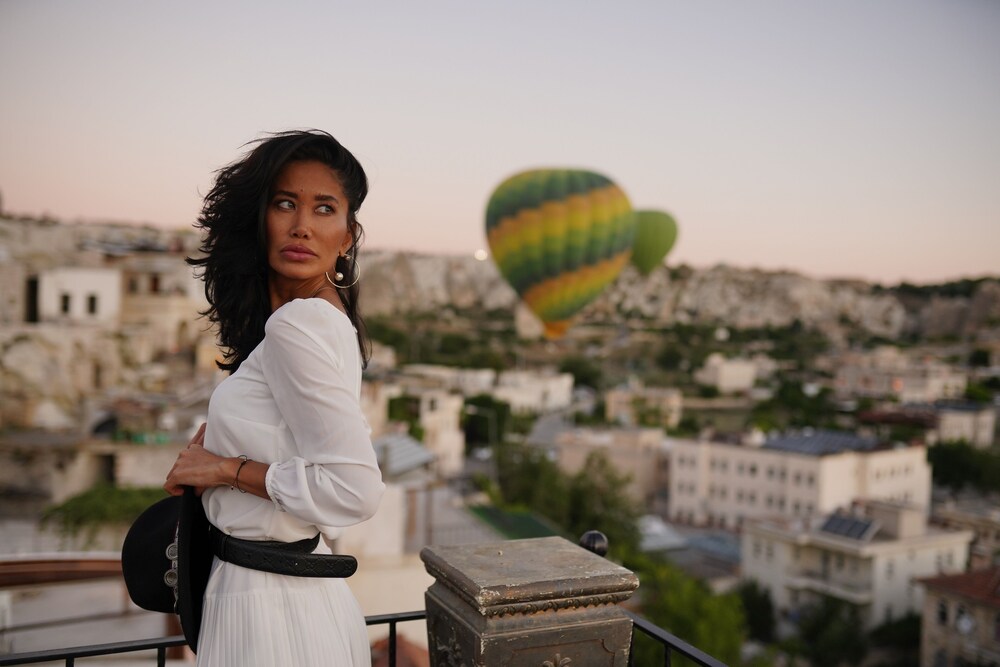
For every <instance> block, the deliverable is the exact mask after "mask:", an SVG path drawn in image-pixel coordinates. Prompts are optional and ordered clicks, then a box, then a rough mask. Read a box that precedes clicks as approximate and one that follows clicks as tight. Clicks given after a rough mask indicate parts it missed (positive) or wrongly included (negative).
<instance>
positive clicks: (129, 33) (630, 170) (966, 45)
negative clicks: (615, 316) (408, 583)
mask: <svg viewBox="0 0 1000 667" xmlns="http://www.w3.org/2000/svg"><path fill="white" fill-rule="evenodd" d="M997 81H1000V3H996V2H988V1H987V0H962V1H960V2H953V3H945V2H939V1H936V0H912V1H910V0H884V1H883V2H879V3H866V2H862V1H861V0H847V1H846V2H843V3H836V4H832V3H831V4H821V5H817V4H809V5H804V4H802V3H798V2H794V1H792V0H776V1H775V2H772V3H768V4H767V5H765V6H749V5H745V4H743V3H732V2H710V3H697V4H694V3H681V2H662V3H657V2H644V1H639V0H635V1H632V2H623V3H616V4H611V3H594V4H588V5H586V6H581V5H579V3H571V2H568V0H560V1H553V2H548V3H542V4H538V3H527V2H523V1H521V0H515V1H512V2H509V3H503V4H496V5H477V6H469V5H467V4H463V3H458V2H454V1H447V2H439V3H435V4H433V5H421V6H414V5H409V4H404V3H399V2H396V3H389V4H386V5H380V6H377V7H370V6H353V5H352V6H344V7H335V6H331V5H330V4H329V3H322V2H318V1H316V2H313V1H301V2H292V3H287V4H283V5H282V6H280V7H277V6H273V5H270V4H265V3H261V2H243V3H238V2H232V1H230V0H226V1H224V2H213V3H207V4H203V3H198V2H194V1H193V0H182V1H179V2H171V3H166V2H162V1H160V0H155V1H151V2H147V3H130V2H127V1H126V0H96V1H95V2H90V3H77V2H71V1H70V0H51V1H50V2H45V3H38V2H31V1H30V0H7V1H6V2H4V3H0V90H3V91H4V99H3V101H2V102H0V196H2V197H3V210H4V211H9V212H13V213H17V214H24V215H30V216H36V217H37V216H42V215H50V216H52V217H55V218H57V219H61V220H64V221H67V222H73V221H76V220H86V221H112V222H131V223H140V224H142V223H149V224H154V225H156V226H160V227H167V228H180V227H185V226H187V225H188V224H190V222H191V221H193V220H194V219H195V218H196V216H197V214H198V210H199V208H200V203H201V197H200V195H201V194H203V193H204V192H206V191H207V190H208V188H209V187H210V184H211V176H212V172H213V171H214V170H215V169H218V168H219V167H221V166H223V165H225V164H227V163H229V162H231V161H232V160H234V159H235V158H236V157H237V156H238V155H239V154H240V153H241V147H242V146H243V145H244V144H245V143H246V142H248V141H250V140H251V139H253V138H255V137H258V136H260V135H261V133H262V132H263V131H276V130H282V129H288V128H293V127H320V128H322V129H326V130H328V131H330V132H331V133H333V134H334V135H335V136H337V137H338V138H339V139H340V140H341V141H343V143H344V144H345V145H346V146H348V147H349V148H350V149H351V150H352V151H353V152H354V153H355V154H356V155H357V156H358V158H359V159H360V160H361V162H362V164H364V165H365V168H366V169H367V170H368V174H369V178H370V180H371V193H370V195H369V198H368V200H367V201H366V202H365V205H364V206H363V207H362V210H361V216H360V217H361V220H362V222H363V223H364V224H365V226H366V231H367V241H368V244H369V247H370V248H371V249H384V250H410V251H414V252H426V253H435V254H450V255H471V254H472V253H473V252H475V251H476V250H478V249H481V248H485V247H486V240H485V234H484V231H483V213H484V209H485V205H486V201H487V199H488V198H489V195H490V193H491V191H492V189H493V188H494V187H495V186H496V185H498V184H499V183H500V182H501V181H502V180H503V179H504V178H506V177H507V176H509V175H511V174H512V173H515V172H517V171H521V170H523V169H528V168H533V167H539V166H572V167H584V168H588V169H593V170H596V171H599V172H601V173H604V174H606V175H608V176H609V177H610V178H612V179H613V180H615V181H616V182H617V183H618V184H619V185H620V186H621V187H622V189H623V190H624V191H625V192H626V194H627V195H628V196H629V198H630V200H631V202H632V205H633V207H635V208H637V209H660V210H665V211H668V212H670V213H671V214H673V215H674V216H675V217H676V218H677V220H678V223H679V226H680V235H679V239H678V243H677V246H676V248H675V249H674V251H673V252H672V253H671V254H670V256H669V257H668V264H670V265H677V264H680V263H687V264H690V265H692V266H698V267H705V266H712V265H715V264H718V263H725V264H729V265H732V266H737V267H742V268H753V267H757V268H760V269H762V270H767V271H774V270H791V271H795V272H797V273H802V274H805V275H810V276H815V277H822V278H829V277H846V278H849V279H850V278H860V279H863V280H867V281H872V282H880V283H883V284H897V283H899V282H901V281H908V282H914V283H924V284H926V283H934V282H941V281H944V280H949V279H957V278H962V277H979V276H983V275H996V274H997V273H998V272H1000V250H998V248H1000V187H998V185H997V184H998V183H1000V85H997Z"/></svg>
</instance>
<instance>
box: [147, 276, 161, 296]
mask: <svg viewBox="0 0 1000 667" xmlns="http://www.w3.org/2000/svg"><path fill="white" fill-rule="evenodd" d="M149 291H150V292H151V293H153V294H159V293H160V276H158V275H156V274H155V273H154V274H153V275H151V276H150V277H149Z"/></svg>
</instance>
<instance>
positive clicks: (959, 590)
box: [920, 566, 1000, 609]
mask: <svg viewBox="0 0 1000 667" xmlns="http://www.w3.org/2000/svg"><path fill="white" fill-rule="evenodd" d="M920 583H922V584H924V586H926V587H927V588H928V589H933V590H935V591H940V592H942V593H951V594H952V595H960V596H962V597H965V598H967V599H969V600H973V601H975V602H978V603H980V604H984V605H987V606H989V607H996V608H997V609H1000V566H997V567H991V568H988V569H985V570H975V571H973V572H964V573H962V574H952V575H943V576H940V577H928V578H926V579H920Z"/></svg>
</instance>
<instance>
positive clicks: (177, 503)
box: [122, 487, 212, 652]
mask: <svg viewBox="0 0 1000 667" xmlns="http://www.w3.org/2000/svg"><path fill="white" fill-rule="evenodd" d="M209 528H210V524H209V523H208V519H207V518H206V517H205V510H204V508H203V507H202V504H201V498H199V497H198V496H196V495H195V493H194V489H193V488H192V487H185V488H184V495H182V496H170V497H169V498H164V499H163V500H161V501H159V502H156V503H154V504H153V505H151V506H150V507H148V508H147V509H146V511H144V512H143V513H142V514H140V515H139V518H138V519H136V520H135V523H133V524H132V527H131V528H129V531H128V535H126V536H125V542H124V543H123V544H122V575H123V576H124V577H125V587H126V588H127V589H128V594H129V597H130V598H132V601H133V602H135V603H136V604H137V605H139V606H140V607H142V608H143V609H148V610H149V611H159V612H162V613H165V614H174V613H176V614H177V615H178V616H180V621H181V629H182V630H183V631H184V638H185V639H187V642H188V645H189V646H190V647H191V650H192V651H195V652H197V651H198V630H199V629H200V628H201V608H202V601H203V599H204V597H205V587H206V586H207V585H208V575H209V574H210V573H211V570H212V545H211V541H210V540H209ZM175 584H176V586H177V592H176V594H175V593H174V585H175Z"/></svg>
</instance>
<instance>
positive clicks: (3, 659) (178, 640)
mask: <svg viewBox="0 0 1000 667" xmlns="http://www.w3.org/2000/svg"><path fill="white" fill-rule="evenodd" d="M625 613H626V614H628V616H629V617H630V618H631V619H632V643H633V645H634V644H635V634H636V632H637V631H638V632H641V633H642V634H644V635H646V636H647V637H649V638H650V639H652V640H653V641H655V642H656V643H658V644H660V645H661V646H662V647H663V664H664V665H665V666H666V667H669V666H670V662H671V659H672V656H674V655H675V654H676V655H679V656H683V657H685V658H688V659H690V660H692V661H693V662H694V663H695V664H698V665H702V667H726V665H725V664H724V663H722V662H720V661H718V660H716V659H715V658H713V657H712V656H710V655H708V654H707V653H705V652H704V651H701V650H699V649H697V648H695V647H694V646H691V645H690V644H688V643H687V642H685V641H684V640H682V639H679V638H678V637H675V636H674V635H672V634H670V633H669V632H667V631H666V630H664V629H663V628H660V627H658V626H656V625H654V624H653V623H651V622H649V621H647V620H646V619H645V618H643V617H642V616H639V615H638V614H633V613H632V612H629V611H626V612H625ZM426 618H427V612H425V611H424V610H422V609H421V610H419V611H408V612H402V613H399V614H380V615H378V616H368V617H367V618H365V624H366V625H388V626H389V642H388V644H389V656H388V658H389V661H388V662H389V667H396V643H397V642H396V626H397V625H398V624H400V623H406V622H408V621H422V620H424V619H426ZM186 643H187V642H185V641H184V636H183V635H175V636H172V637H159V638H156V639H139V640H135V641H127V642H115V643H112V644H93V645H91V646H74V647H71V648H60V649H50V650H46V651H32V652H28V653H11V654H8V655H0V667H6V666H7V665H31V664H39V663H43V662H53V661H56V660H62V661H64V663H65V664H66V667H73V666H74V664H75V661H76V659H77V658H91V657H95V656H102V655H116V654H119V653H134V652H139V651H151V650H153V651H156V664H157V665H158V666H159V667H164V666H165V665H166V662H167V649H169V648H172V647H175V646H184V645H185V644H186ZM629 664H632V661H631V659H630V661H629Z"/></svg>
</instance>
